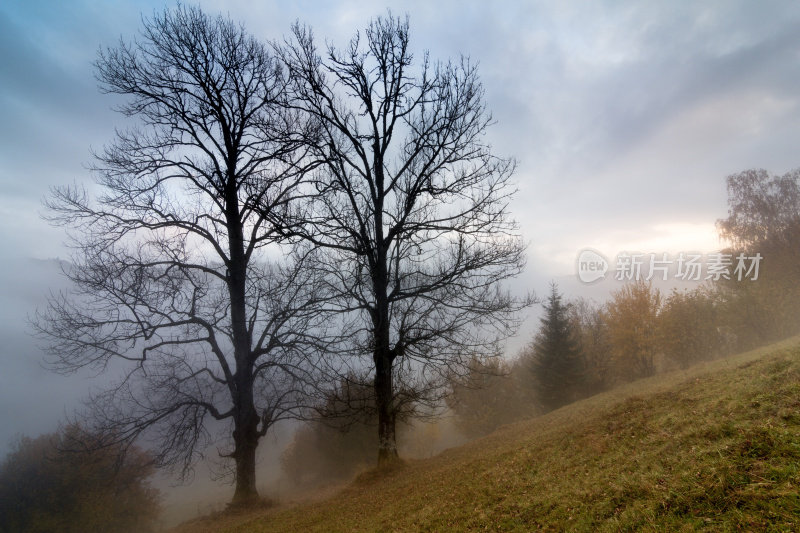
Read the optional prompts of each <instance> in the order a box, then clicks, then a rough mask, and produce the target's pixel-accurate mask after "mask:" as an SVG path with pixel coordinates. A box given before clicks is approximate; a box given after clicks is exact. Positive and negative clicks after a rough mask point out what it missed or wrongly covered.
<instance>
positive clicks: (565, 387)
mask: <svg viewBox="0 0 800 533" xmlns="http://www.w3.org/2000/svg"><path fill="white" fill-rule="evenodd" d="M550 289H551V290H550V296H549V297H548V299H547V302H546V303H545V304H544V310H545V315H544V316H543V317H542V319H541V322H542V324H541V326H540V328H539V332H538V333H537V334H536V337H534V339H533V342H532V344H531V352H532V355H531V357H532V362H531V370H532V372H533V377H534V387H535V389H536V396H537V398H538V400H539V403H540V404H541V405H542V407H543V408H544V409H545V410H546V411H552V410H553V409H557V408H559V407H561V406H562V405H565V404H568V403H570V402H571V401H574V400H575V399H577V397H578V396H577V395H578V391H579V389H580V385H581V382H582V380H583V367H582V359H581V354H580V350H579V347H578V342H577V339H576V336H575V333H574V331H573V325H572V322H571V321H570V319H569V305H568V304H565V303H564V302H563V300H562V295H561V294H559V292H558V286H557V285H556V284H555V283H551V285H550Z"/></svg>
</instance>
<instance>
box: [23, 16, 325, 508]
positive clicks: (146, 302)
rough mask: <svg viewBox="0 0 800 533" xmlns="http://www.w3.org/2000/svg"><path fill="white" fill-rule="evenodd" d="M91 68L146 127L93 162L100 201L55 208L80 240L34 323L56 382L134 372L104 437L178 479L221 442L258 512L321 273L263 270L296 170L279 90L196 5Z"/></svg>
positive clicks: (295, 386) (268, 70)
mask: <svg viewBox="0 0 800 533" xmlns="http://www.w3.org/2000/svg"><path fill="white" fill-rule="evenodd" d="M96 68H97V75H98V78H99V81H100V82H101V87H102V89H103V90H104V91H105V92H107V93H112V94H117V95H121V96H122V97H123V102H124V103H122V105H121V107H120V108H119V110H120V111H121V112H122V113H123V114H124V115H127V116H129V117H133V118H135V119H136V125H135V127H133V128H131V129H129V130H127V131H118V132H117V135H116V140H115V141H114V142H113V143H111V144H110V145H108V146H107V147H106V148H105V149H104V150H103V151H102V152H100V153H99V154H96V163H95V171H96V172H95V174H96V176H97V185H98V188H97V190H98V191H100V192H99V195H98V196H97V198H96V200H94V199H92V198H90V194H89V193H88V192H87V191H86V190H85V189H82V188H79V187H76V186H73V187H64V188H58V189H55V190H54V191H53V195H52V197H51V199H50V200H49V201H48V202H47V203H48V207H49V208H51V209H52V212H51V215H52V220H53V221H54V222H56V223H61V224H66V225H68V226H70V227H71V228H72V233H71V235H72V240H73V244H74V246H75V252H76V253H75V257H74V259H73V263H72V264H71V265H70V266H69V267H68V268H66V269H65V273H66V275H67V277H68V278H69V280H70V281H71V282H72V286H73V288H74V290H72V292H70V293H67V294H61V295H56V296H54V297H53V298H51V300H50V302H49V306H48V307H47V308H46V309H45V310H43V311H42V312H41V313H40V314H39V315H38V317H37V319H36V320H35V326H36V327H37V329H38V331H39V333H40V334H41V335H42V336H43V337H45V338H46V339H47V341H48V342H49V347H50V353H51V354H52V355H51V360H50V362H51V364H52V365H53V366H54V367H55V368H56V369H57V370H60V371H64V372H69V371H74V370H76V369H79V368H82V367H93V368H97V369H105V368H106V367H107V366H108V365H111V364H112V361H114V360H120V361H123V362H126V363H127V364H119V365H112V366H113V368H114V369H115V370H114V371H115V372H121V373H122V378H121V380H120V381H119V383H118V384H117V385H116V386H115V387H113V388H111V389H109V390H108V391H106V392H104V393H102V394H100V395H99V396H97V397H96V398H94V402H93V422H94V424H95V425H96V426H98V427H97V428H95V429H98V430H102V431H101V432H102V433H103V434H110V435H116V436H117V438H118V439H122V440H127V441H131V440H133V439H135V438H137V437H139V436H140V435H141V434H143V433H146V434H147V435H150V436H151V437H154V438H156V441H155V442H156V449H155V456H156V458H157V460H158V462H159V463H160V464H162V465H172V466H173V467H177V468H178V470H179V471H180V473H182V474H184V475H185V474H187V473H189V472H191V468H192V465H194V464H195V461H196V460H197V459H198V457H200V456H201V455H202V454H203V450H204V449H206V447H207V446H208V445H210V444H212V443H215V442H219V439H222V440H223V442H224V443H225V444H224V445H223V447H222V449H221V450H220V453H221V454H223V455H225V456H228V457H230V458H232V459H233V462H234V463H235V483H236V487H235V493H234V496H233V501H234V503H240V502H247V501H249V500H252V499H254V498H256V497H257V491H256V479H255V464H256V447H257V445H258V442H259V440H260V438H261V437H263V436H264V434H265V433H266V432H267V431H268V429H269V428H270V427H271V426H272V425H273V424H274V423H275V422H276V421H277V420H280V419H281V418H285V417H287V416H292V415H293V413H294V409H295V408H296V406H297V404H298V402H299V401H301V398H302V394H301V392H302V387H303V384H304V382H305V381H307V380H308V379H309V372H310V367H309V366H308V363H309V358H308V355H309V354H310V353H313V351H314V350H315V349H316V348H317V347H318V346H317V344H316V343H317V341H316V340H315V339H316V337H314V336H312V335H311V333H312V332H314V331H316V328H318V327H321V324H320V320H321V319H320V317H319V315H317V314H316V313H315V309H316V301H317V299H318V298H320V295H321V294H322V291H321V290H317V289H318V287H317V285H316V284H315V282H314V280H313V279H312V277H310V276H313V271H304V270H302V269H301V268H300V267H299V266H298V265H296V264H295V266H291V265H288V266H287V264H286V263H276V262H274V261H270V257H273V258H274V257H277V256H278V255H280V254H274V253H273V254H271V253H270V246H273V247H274V246H276V245H275V242H276V234H275V231H274V228H273V226H272V225H271V224H270V223H269V219H270V218H271V217H279V215H280V213H282V212H284V211H286V210H287V209H288V205H289V203H290V200H291V198H292V196H293V194H294V191H296V188H297V183H298V181H299V179H300V178H299V177H300V174H302V172H301V171H302V169H299V168H298V167H297V166H296V162H297V161H298V160H300V159H302V158H303V154H302V153H300V152H299V151H298V146H297V144H296V143H295V142H294V141H293V138H294V137H293V134H292V131H296V128H297V127H298V125H299V123H298V122H297V121H296V116H295V115H293V114H292V113H291V112H288V111H286V109H287V108H286V107H285V105H284V102H282V98H283V95H284V93H285V77H284V76H282V73H281V67H280V65H279V64H278V62H277V61H276V60H275V59H274V57H273V56H272V55H271V54H270V53H269V52H268V51H267V49H266V48H265V47H264V45H263V44H262V43H260V42H259V41H257V40H256V39H254V38H253V37H251V36H249V35H248V34H247V33H246V32H245V30H244V29H243V28H242V27H240V26H238V25H236V24H234V23H233V22H231V21H230V20H228V19H225V18H222V17H216V18H213V17H209V16H207V15H206V14H204V13H203V12H201V11H200V10H199V9H197V8H191V7H178V8H177V9H175V10H172V11H165V12H163V13H162V14H158V15H155V16H154V17H153V18H151V19H147V20H145V21H144V29H143V30H142V32H141V34H140V36H139V37H138V38H137V39H136V40H134V41H133V42H132V43H127V44H126V43H124V42H120V44H119V45H118V46H117V47H115V48H111V49H108V50H106V51H103V52H101V53H100V55H99V59H98V61H97V64H96Z"/></svg>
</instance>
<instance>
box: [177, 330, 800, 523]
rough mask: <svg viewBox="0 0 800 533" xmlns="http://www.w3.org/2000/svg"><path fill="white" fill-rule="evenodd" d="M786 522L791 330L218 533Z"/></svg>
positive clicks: (794, 425) (793, 436) (799, 518)
mask: <svg viewBox="0 0 800 533" xmlns="http://www.w3.org/2000/svg"><path fill="white" fill-rule="evenodd" d="M536 529H544V530H554V531H561V530H576V531H597V530H599V531H604V530H605V531H618V530H659V531H663V530H670V531H681V530H698V529H699V530H708V531H726V530H731V531H732V530H762V529H771V530H775V531H797V530H800V339H799V338H795V339H792V340H790V341H786V342H784V343H780V344H776V345H773V346H770V347H767V348H764V349H761V350H757V351H754V352H748V353H744V354H740V355H738V356H735V357H730V358H727V359H724V360H720V361H715V362H712V363H708V364H703V365H698V366H696V367H693V368H692V369H690V370H689V371H686V372H676V373H672V374H666V375H662V376H657V377H655V378H651V379H648V380H642V381H639V382H637V383H633V384H630V385H628V386H625V387H623V388H621V389H617V390H615V391H612V392H609V393H605V394H602V395H599V396H595V397H593V398H589V399H587V400H584V401H581V402H578V403H575V404H573V405H570V406H567V407H565V408H563V409H559V410H558V411H554V412H552V413H550V414H548V415H546V416H543V417H540V418H537V419H533V420H530V421H525V422H521V423H518V424H514V425H511V426H507V427H504V428H501V429H500V430H499V431H497V432H495V433H493V434H492V435H490V436H489V437H486V438H484V439H480V440H478V441H475V442H472V443H470V444H467V445H465V446H462V447H459V448H456V449H452V450H448V451H446V452H444V453H443V454H441V455H439V456H437V457H434V458H432V459H429V460H424V461H414V462H411V463H409V464H408V465H406V466H405V467H402V468H400V469H399V470H396V471H394V472H390V473H382V474H375V473H373V474H371V475H364V476H362V477H361V478H360V479H358V480H356V481H355V482H354V483H353V484H352V485H350V486H349V487H347V488H346V489H344V490H343V491H342V492H340V493H339V494H337V495H335V496H333V497H331V498H329V499H327V500H325V501H321V502H317V503H310V504H302V505H298V506H294V507H289V508H283V509H274V510H270V511H266V512H264V511H262V512H260V513H250V514H244V515H238V516H227V517H224V518H218V519H215V520H205V521H198V522H195V523H193V524H186V525H184V526H183V527H182V528H179V531H180V532H181V533H189V532H191V533H199V532H204V531H230V532H238V533H261V532H271V531H326V532H328V531H478V530H480V531H486V530H488V531H495V530H500V531H530V530H536Z"/></svg>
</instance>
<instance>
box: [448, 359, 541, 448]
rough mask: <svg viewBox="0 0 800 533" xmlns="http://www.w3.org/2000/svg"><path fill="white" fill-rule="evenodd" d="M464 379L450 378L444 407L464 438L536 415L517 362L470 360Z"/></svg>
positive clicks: (526, 375) (485, 432)
mask: <svg viewBox="0 0 800 533" xmlns="http://www.w3.org/2000/svg"><path fill="white" fill-rule="evenodd" d="M468 366H469V371H468V373H467V374H466V375H463V376H462V375H458V376H456V375H454V376H453V377H452V379H451V382H450V385H449V386H450V388H451V392H450V394H448V396H447V399H446V402H447V407H448V409H450V411H452V413H453V414H454V415H455V425H456V428H457V429H458V430H459V431H460V432H461V433H462V434H463V435H464V436H465V437H467V438H470V439H473V438H477V437H482V436H483V435H488V434H489V433H491V432H492V431H494V430H495V429H497V428H498V427H500V426H502V425H503V424H509V423H511V422H513V421H515V420H518V419H520V418H523V417H525V416H531V415H533V414H534V413H535V412H536V411H535V409H534V408H533V406H532V405H531V402H530V400H531V395H529V394H526V393H527V391H528V387H527V386H526V385H527V383H525V382H524V381H523V380H525V379H526V378H528V377H529V376H528V371H527V370H528V369H527V367H526V368H525V369H524V372H523V369H522V368H521V367H522V365H521V364H519V363H518V362H517V361H514V362H511V363H509V362H506V361H505V360H503V359H500V358H495V359H490V360H488V361H485V362H484V361H480V360H477V359H476V360H474V361H473V362H471V363H470V364H469V365H468Z"/></svg>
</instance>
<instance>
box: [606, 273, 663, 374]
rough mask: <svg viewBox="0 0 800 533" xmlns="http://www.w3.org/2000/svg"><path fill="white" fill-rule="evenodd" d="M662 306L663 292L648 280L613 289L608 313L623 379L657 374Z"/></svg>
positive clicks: (615, 360) (611, 339)
mask: <svg viewBox="0 0 800 533" xmlns="http://www.w3.org/2000/svg"><path fill="white" fill-rule="evenodd" d="M660 309H661V293H660V291H659V290H658V289H656V288H654V287H653V286H652V284H651V283H649V282H644V281H636V282H632V283H627V284H625V285H624V286H623V287H622V288H621V289H619V290H617V291H615V292H614V293H612V296H611V300H610V301H609V302H608V303H607V304H606V313H605V315H606V323H607V324H608V341H609V343H610V346H611V357H612V362H613V365H614V368H615V373H616V375H617V376H619V377H620V378H621V379H624V380H633V379H638V378H642V377H648V376H652V375H653V374H655V372H656V355H657V353H658V313H659V311H660Z"/></svg>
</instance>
